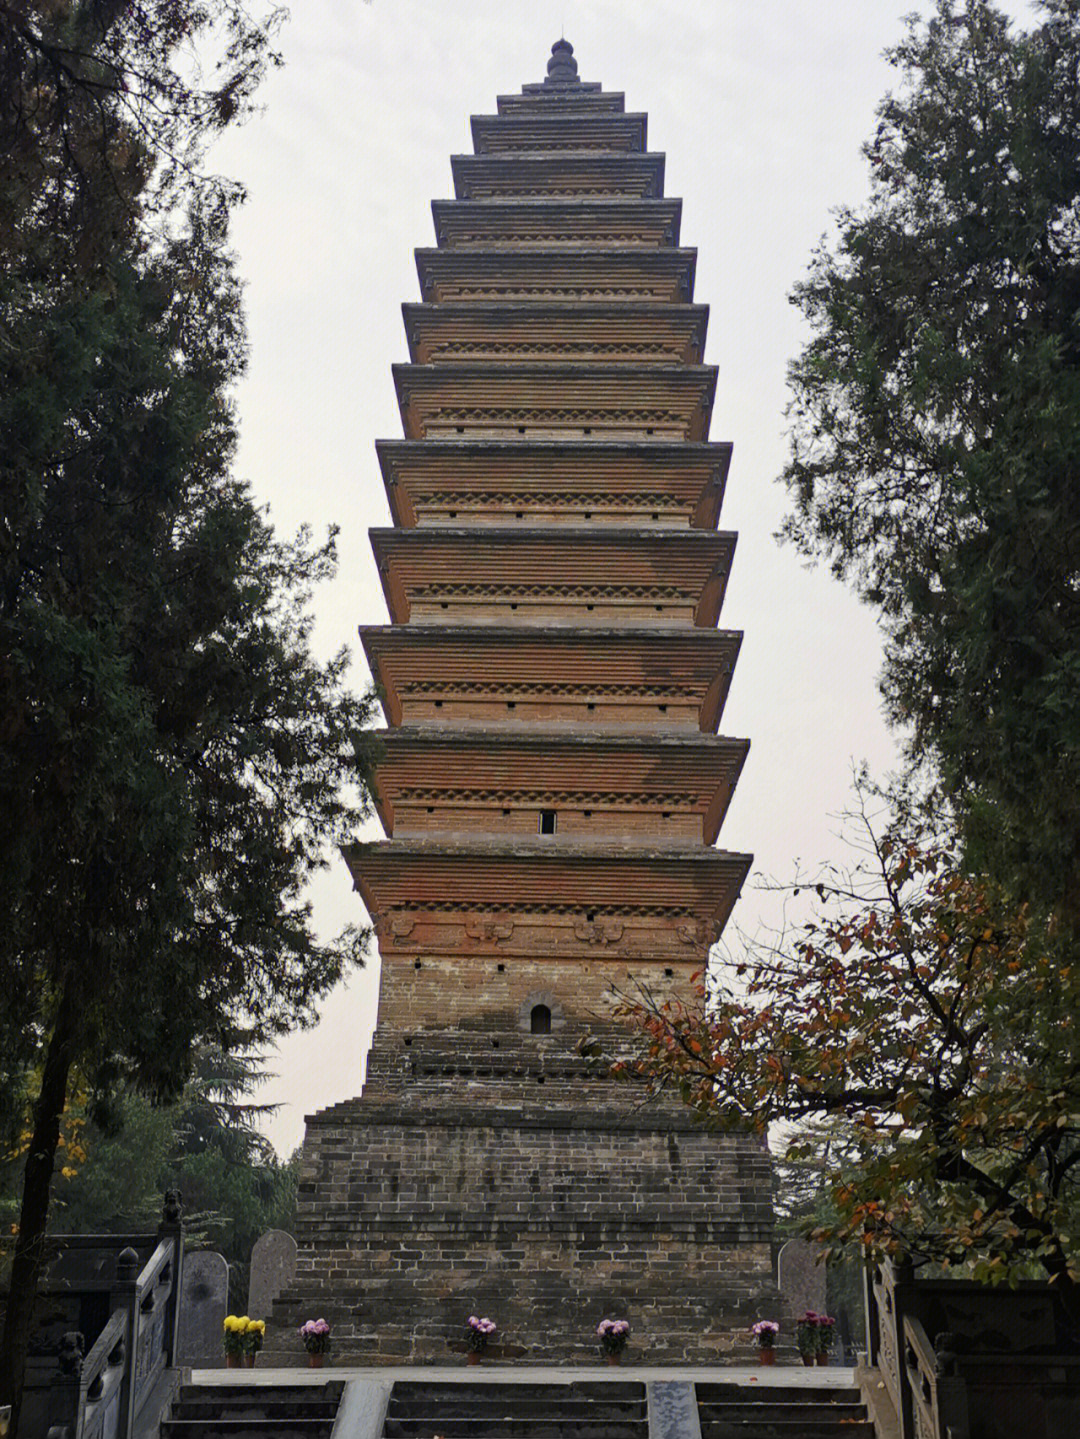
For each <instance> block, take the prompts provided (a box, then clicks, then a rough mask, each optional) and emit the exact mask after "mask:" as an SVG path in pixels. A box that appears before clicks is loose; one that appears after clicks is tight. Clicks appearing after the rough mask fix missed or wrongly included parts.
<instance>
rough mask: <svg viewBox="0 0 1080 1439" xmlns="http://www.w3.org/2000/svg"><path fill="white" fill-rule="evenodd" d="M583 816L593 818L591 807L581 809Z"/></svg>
mask: <svg viewBox="0 0 1080 1439" xmlns="http://www.w3.org/2000/svg"><path fill="white" fill-rule="evenodd" d="M581 816H582V818H583V819H592V810H591V809H583V810H582V811H581Z"/></svg>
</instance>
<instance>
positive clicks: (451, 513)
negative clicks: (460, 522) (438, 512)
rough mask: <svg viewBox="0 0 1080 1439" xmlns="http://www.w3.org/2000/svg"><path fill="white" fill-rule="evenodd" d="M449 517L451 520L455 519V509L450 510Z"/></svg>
mask: <svg viewBox="0 0 1080 1439" xmlns="http://www.w3.org/2000/svg"><path fill="white" fill-rule="evenodd" d="M450 518H451V519H452V520H456V519H457V510H451V511H450Z"/></svg>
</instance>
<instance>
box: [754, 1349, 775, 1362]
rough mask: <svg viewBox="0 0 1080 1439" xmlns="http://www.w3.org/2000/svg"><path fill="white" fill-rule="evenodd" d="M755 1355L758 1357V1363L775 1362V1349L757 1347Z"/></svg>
mask: <svg viewBox="0 0 1080 1439" xmlns="http://www.w3.org/2000/svg"><path fill="white" fill-rule="evenodd" d="M757 1357H758V1363H759V1364H775V1363H776V1350H775V1349H764V1348H762V1349H759V1350H758V1352H757Z"/></svg>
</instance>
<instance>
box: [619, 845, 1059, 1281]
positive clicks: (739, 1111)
mask: <svg viewBox="0 0 1080 1439" xmlns="http://www.w3.org/2000/svg"><path fill="white" fill-rule="evenodd" d="M862 824H863V833H862V843H863V848H864V851H865V858H864V861H863V863H862V864H860V866H859V867H858V868H856V870H855V871H854V872H852V873H851V874H848V875H838V874H829V875H826V876H823V878H822V879H821V881H819V882H818V883H816V884H815V885H814V886H813V889H814V891H815V892H816V896H817V902H818V906H819V912H818V914H817V916H816V917H815V918H814V919H812V920H811V921H809V922H808V923H807V924H806V926H805V928H804V929H803V930H802V931H801V932H800V934H799V935H798V937H797V938H796V939H794V941H793V942H790V943H787V942H781V943H778V944H776V945H775V946H772V945H768V946H763V947H758V948H755V949H752V950H751V951H749V952H748V953H747V954H746V956H745V957H744V959H743V960H742V962H741V963H740V964H739V965H738V966H737V967H736V969H735V972H734V973H732V974H729V975H727V976H720V975H717V977H716V984H715V987H714V988H713V989H712V990H711V991H710V993H709V995H708V997H707V999H706V996H705V995H704V993H702V995H701V1002H700V1004H699V1005H697V1006H696V1007H690V1008H684V1007H683V1006H681V1005H679V1004H676V1003H661V1002H658V1001H656V1000H653V999H652V998H650V997H649V996H648V995H646V996H644V998H641V997H637V998H633V999H628V1000H627V1002H626V1003H625V1005H624V1009H623V1012H624V1015H625V1017H627V1018H629V1019H630V1020H632V1021H633V1022H634V1023H635V1024H636V1025H637V1026H638V1027H639V1028H640V1029H641V1031H642V1032H643V1035H644V1038H645V1041H646V1043H645V1049H644V1053H643V1055H642V1056H641V1057H640V1058H639V1059H637V1060H636V1061H634V1062H632V1063H630V1064H623V1065H617V1066H616V1070H617V1071H618V1072H622V1073H624V1074H628V1075H636V1076H638V1077H645V1078H648V1079H649V1080H650V1081H653V1082H665V1083H672V1082H674V1083H675V1084H677V1085H678V1087H679V1089H680V1091H681V1093H682V1095H683V1098H684V1099H685V1100H686V1101H687V1103H689V1104H690V1105H692V1106H693V1107H694V1108H695V1109H696V1110H697V1111H698V1112H699V1114H700V1115H701V1116H702V1118H703V1119H704V1120H705V1121H706V1122H708V1123H712V1124H716V1125H720V1126H735V1127H745V1126H746V1125H751V1126H753V1127H756V1128H758V1129H761V1130H764V1129H765V1128H766V1127H767V1126H768V1125H769V1124H770V1123H773V1122H775V1121H794V1122H796V1123H797V1124H799V1123H803V1124H805V1121H816V1120H818V1119H824V1120H827V1121H829V1122H828V1125H827V1131H828V1135H829V1136H830V1137H833V1138H835V1136H836V1134H837V1132H839V1134H840V1136H841V1142H840V1143H839V1144H837V1145H835V1146H834V1148H833V1150H832V1151H831V1152H829V1151H826V1150H825V1149H824V1148H823V1145H822V1135H821V1133H820V1126H819V1125H818V1124H816V1123H811V1124H810V1125H809V1127H804V1128H803V1129H801V1130H797V1131H796V1137H795V1139H794V1141H793V1142H792V1144H791V1146H790V1147H789V1150H788V1160H789V1161H793V1162H794V1163H796V1164H798V1165H817V1166H819V1173H820V1177H821V1181H822V1187H823V1189H824V1193H823V1195H822V1197H821V1199H820V1200H819V1201H818V1202H817V1203H816V1204H813V1205H811V1206H808V1207H806V1209H805V1211H804V1212H806V1213H807V1214H810V1215H812V1217H813V1219H814V1224H813V1230H814V1235H815V1237H816V1238H818V1239H820V1240H821V1241H822V1242H823V1244H824V1245H825V1246H826V1248H827V1249H828V1250H829V1251H830V1252H831V1253H832V1254H834V1255H836V1256H839V1255H840V1254H841V1253H842V1251H843V1250H844V1249H845V1247H846V1246H848V1245H851V1244H853V1243H854V1244H856V1245H858V1244H863V1245H865V1246H867V1247H868V1248H869V1249H870V1250H871V1251H873V1252H874V1253H878V1254H881V1253H896V1252H903V1253H906V1254H909V1255H912V1256H916V1257H920V1258H923V1259H927V1260H931V1261H933V1262H935V1263H938V1264H941V1265H944V1266H951V1267H956V1266H963V1268H964V1270H965V1272H968V1273H971V1274H974V1276H975V1277H977V1278H981V1279H989V1280H1000V1279H1005V1280H1014V1279H1016V1278H1019V1277H1026V1276H1027V1275H1028V1274H1030V1272H1031V1269H1032V1265H1035V1266H1039V1267H1041V1268H1042V1269H1043V1270H1044V1271H1045V1272H1046V1273H1049V1274H1050V1275H1052V1276H1053V1277H1054V1278H1056V1279H1057V1280H1058V1282H1059V1283H1060V1284H1061V1285H1062V1287H1063V1288H1068V1289H1069V1290H1070V1291H1072V1290H1073V1287H1074V1286H1075V1284H1076V1282H1077V1279H1078V1278H1080V1193H1078V1182H1080V1063H1078V1061H1077V1054H1078V1053H1080V966H1077V965H1076V964H1075V963H1073V962H1072V961H1071V959H1070V948H1069V941H1068V940H1067V939H1066V940H1063V938H1062V935H1061V930H1060V926H1057V927H1056V926H1055V925H1054V924H1052V923H1051V924H1047V923H1046V922H1042V921H1037V920H1035V919H1033V918H1032V916H1031V914H1030V913H1029V912H1028V911H1027V910H1026V909H1024V908H1020V909H1017V907H1016V906H1015V905H1014V904H1012V903H1011V902H1010V901H1009V900H1008V899H1007V898H1006V897H1005V896H1004V895H1003V894H1002V893H1001V892H999V891H998V890H997V889H995V888H994V887H993V886H991V885H990V884H988V883H984V882H980V881H976V880H973V879H971V878H970V877H968V876H967V875H965V873H964V872H963V871H962V870H961V869H959V868H958V867H957V857H956V855H955V853H953V852H951V851H950V849H949V848H948V847H947V846H944V845H940V844H933V843H927V842H923V841H920V840H918V839H912V838H911V837H910V835H906V834H905V833H904V832H903V830H902V829H901V828H899V827H897V826H894V827H893V828H892V829H890V830H887V831H886V832H885V833H884V834H883V835H880V836H879V835H877V834H876V833H875V832H874V829H873V827H872V826H871V825H869V824H868V823H867V822H865V820H863V821H862Z"/></svg>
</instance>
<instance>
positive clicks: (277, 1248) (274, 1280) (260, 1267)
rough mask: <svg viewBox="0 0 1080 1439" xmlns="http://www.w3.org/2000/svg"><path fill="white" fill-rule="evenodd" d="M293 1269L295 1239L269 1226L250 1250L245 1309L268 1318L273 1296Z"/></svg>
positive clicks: (251, 1313) (254, 1317)
mask: <svg viewBox="0 0 1080 1439" xmlns="http://www.w3.org/2000/svg"><path fill="white" fill-rule="evenodd" d="M295 1273H296V1240H295V1239H294V1238H293V1237H292V1235H291V1234H286V1233H285V1231H284V1229H268V1230H267V1231H266V1233H265V1234H264V1235H263V1236H262V1237H261V1238H260V1239H256V1241H255V1247H254V1248H253V1249H252V1251H251V1282H250V1284H249V1285H248V1307H247V1312H248V1314H249V1315H250V1316H251V1318H252V1319H269V1317H270V1309H271V1307H272V1305H273V1303H274V1300H275V1299H276V1298H277V1297H278V1295H279V1294H280V1293H281V1291H282V1290H283V1289H284V1288H285V1286H286V1285H287V1284H291V1283H292V1279H293V1275H294V1274H295Z"/></svg>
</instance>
